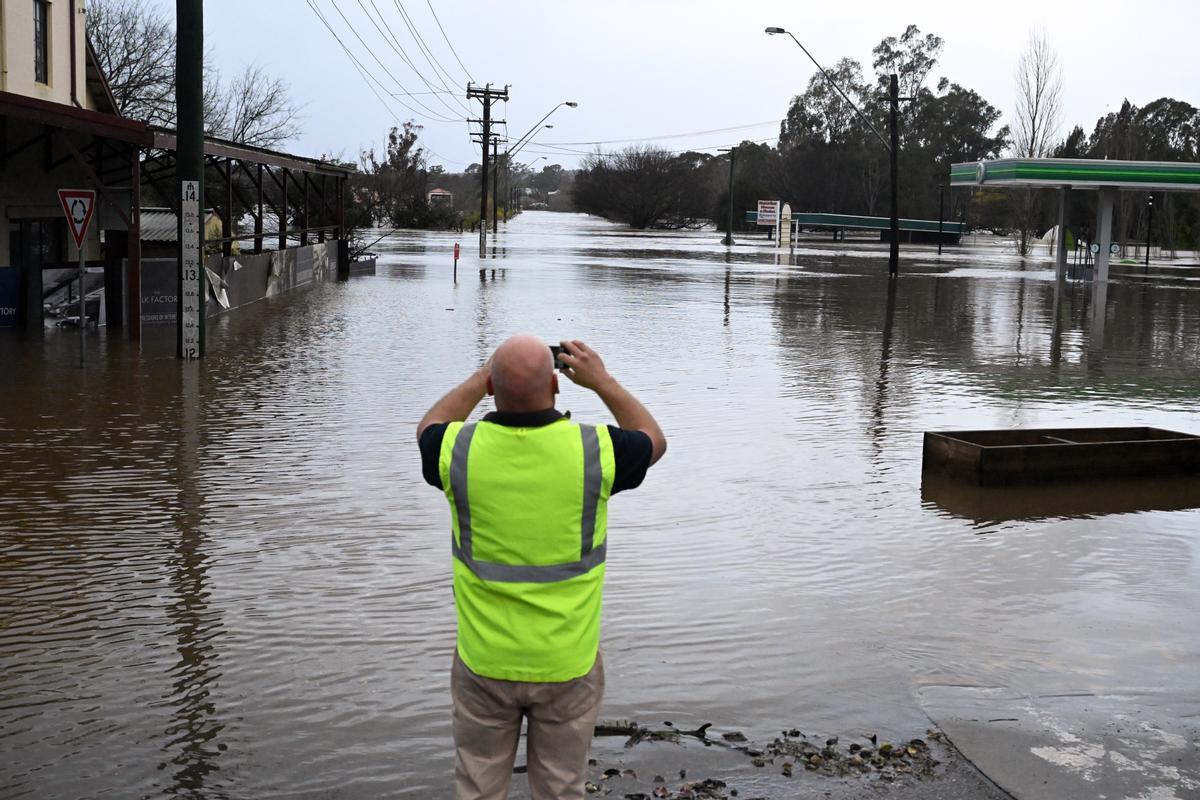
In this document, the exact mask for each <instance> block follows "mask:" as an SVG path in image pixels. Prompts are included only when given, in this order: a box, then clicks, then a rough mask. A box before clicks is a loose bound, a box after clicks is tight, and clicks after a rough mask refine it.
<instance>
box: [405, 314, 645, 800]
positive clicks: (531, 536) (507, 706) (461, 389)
mask: <svg viewBox="0 0 1200 800" xmlns="http://www.w3.org/2000/svg"><path fill="white" fill-rule="evenodd" d="M558 365H559V368H560V369H561V371H562V373H563V374H564V375H566V376H567V377H568V378H569V379H571V380H572V381H573V382H574V383H576V384H578V385H579V386H582V387H584V388H587V389H591V390H592V391H594V392H595V393H596V394H597V395H599V397H600V399H601V400H603V401H604V404H605V405H606V406H608V409H609V411H611V412H612V415H613V417H614V418H615V419H616V421H617V426H612V425H595V426H593V425H581V424H579V423H576V422H574V421H573V420H571V419H570V417H569V416H567V415H564V414H562V413H561V412H559V411H558V410H556V409H555V408H554V396H555V395H556V394H558V376H557V375H556V374H555V366H556V365H555V356H554V354H553V353H552V352H551V349H550V348H549V347H547V346H546V345H545V344H544V343H543V342H541V341H540V340H539V339H537V338H536V337H533V336H514V337H513V338H511V339H509V340H508V341H506V342H504V344H502V345H500V347H499V348H497V349H496V352H495V354H493V356H492V357H491V359H490V360H489V361H488V363H487V364H485V365H484V366H483V367H482V368H481V369H480V370H479V371H477V372H476V373H475V374H474V375H472V376H471V377H470V378H468V379H467V380H466V381H464V382H463V383H462V384H461V385H460V386H458V387H457V388H455V389H453V390H451V391H450V392H449V393H448V394H447V395H446V396H445V397H443V398H442V399H441V400H438V401H437V402H436V403H435V404H434V405H433V408H431V409H429V411H428V413H426V414H425V417H424V418H423V419H422V420H421V422H420V424H419V425H418V426H417V439H418V441H419V442H420V447H421V464H422V471H423V473H424V477H425V480H426V481H427V482H428V483H429V484H431V485H432V486H435V487H437V488H439V489H441V490H442V491H444V492H445V494H446V499H447V500H449V502H450V511H451V514H450V516H451V525H452V528H453V541H452V544H451V549H452V552H453V557H454V600H455V606H456V609H457V614H458V646H457V651H456V653H455V657H454V665H453V668H452V670H451V678H450V693H451V697H452V699H453V702H454V743H455V748H456V756H455V776H454V780H455V789H456V792H457V796H458V798H459V800H485V799H486V800H490V798H504V797H506V796H507V795H508V788H509V784H510V782H511V780H512V768H513V760H514V758H515V756H516V753H517V743H518V739H519V738H520V732H521V720H522V719H525V720H526V722H527V729H528V736H527V741H526V745H525V747H526V755H527V761H528V775H529V786H530V790H531V792H532V794H533V797H534V798H535V800H562V799H564V798H582V797H583V796H584V777H585V774H586V768H587V752H588V746H589V744H590V742H591V738H592V730H593V728H594V726H595V723H596V717H597V715H598V714H599V712H600V701H601V699H602V697H603V695H604V667H603V664H602V661H601V658H600V650H599V648H600V608H601V597H602V594H603V588H604V560H605V554H606V551H607V547H608V536H607V530H606V528H607V525H606V523H607V519H608V514H607V504H608V498H609V497H610V496H611V495H614V494H616V493H617V492H620V491H623V490H625V489H633V488H636V487H637V486H639V485H640V484H641V482H642V479H643V478H645V476H646V470H647V469H649V467H650V466H651V465H652V464H654V463H655V462H656V461H658V460H659V459H660V458H662V456H663V453H664V452H666V449H667V440H666V438H665V437H664V436H663V433H662V429H660V428H659V427H658V423H657V422H655V421H654V417H652V416H651V415H650V412H648V411H647V410H646V409H645V407H644V406H643V405H642V404H641V403H639V402H638V401H637V398H635V397H634V396H633V395H632V394H630V393H629V392H628V391H627V390H626V389H625V388H624V387H622V386H621V384H619V383H618V382H617V381H616V379H615V378H613V377H612V376H611V375H609V374H608V371H607V370H606V369H605V367H604V361H603V360H602V359H601V358H600V356H599V355H598V354H597V353H596V352H595V351H594V350H592V349H591V348H589V347H588V346H587V345H585V344H584V343H583V342H580V341H569V342H562V345H561V352H560V354H559V355H558ZM485 394H488V395H494V396H495V398H496V410H495V411H494V412H492V413H490V414H487V415H486V416H485V417H484V418H483V420H482V421H481V422H475V423H465V420H466V418H467V416H468V415H469V414H470V413H471V411H472V410H473V409H474V408H475V406H476V405H478V404H479V402H480V401H481V400H482V399H483V397H484V395H485Z"/></svg>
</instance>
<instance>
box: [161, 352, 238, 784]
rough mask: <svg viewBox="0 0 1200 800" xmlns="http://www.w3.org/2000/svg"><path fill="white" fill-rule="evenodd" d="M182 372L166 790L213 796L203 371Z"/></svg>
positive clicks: (216, 627)
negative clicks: (174, 658)
mask: <svg viewBox="0 0 1200 800" xmlns="http://www.w3.org/2000/svg"><path fill="white" fill-rule="evenodd" d="M181 369H182V371H183V392H182V398H181V399H182V411H183V413H182V415H181V420H180V422H181V425H180V447H179V450H178V453H177V466H178V478H177V481H178V483H177V486H178V492H179V495H178V496H179V505H178V508H177V513H176V518H175V523H176V528H177V530H178V539H177V540H176V541H175V542H174V545H173V549H174V553H173V555H172V558H171V559H170V561H169V562H168V568H169V571H170V572H169V574H170V577H169V583H170V586H171V589H172V591H174V593H175V601H174V602H173V603H171V605H170V607H169V608H168V610H167V614H168V616H169V617H170V620H171V623H172V624H173V626H174V628H175V639H176V651H177V652H178V654H179V658H178V660H177V661H176V663H175V665H174V667H172V669H171V675H172V677H173V681H172V684H171V704H172V705H173V706H174V708H175V712H174V715H173V719H172V721H171V724H170V725H169V726H168V727H167V729H166V731H165V732H164V733H165V735H166V737H167V744H166V745H164V749H166V750H174V755H173V756H172V758H171V763H172V764H173V765H174V766H175V769H174V771H173V775H172V777H173V785H172V786H170V787H169V788H168V789H167V791H168V793H170V794H172V795H176V796H181V797H194V798H202V797H203V798H211V797H214V796H221V795H218V794H214V789H213V788H212V787H211V786H209V785H208V784H209V783H211V781H210V780H209V776H210V775H212V774H213V773H215V772H216V771H217V769H218V765H217V761H216V759H217V756H218V753H219V751H221V750H223V749H224V746H223V745H222V744H219V743H217V741H216V739H217V736H218V735H219V734H220V732H221V730H222V729H223V728H224V725H222V724H221V723H220V722H219V721H218V718H217V707H216V703H215V702H213V699H212V688H213V687H214V686H215V684H216V682H217V681H218V680H219V678H220V676H221V675H220V672H219V670H218V667H217V664H216V661H215V650H214V648H213V640H214V639H215V638H216V637H217V636H218V634H220V632H221V620H220V618H219V616H218V615H217V613H216V612H215V611H212V610H210V609H209V606H208V598H209V594H210V591H209V580H208V567H209V565H208V561H209V557H208V555H207V554H206V553H205V546H206V544H207V537H206V536H205V535H204V533H203V532H202V529H201V525H202V520H203V508H202V504H203V497H202V495H201V494H200V491H199V487H198V481H199V466H200V435H201V434H200V431H201V426H202V425H203V424H204V423H203V421H202V419H201V415H200V413H199V408H198V406H199V402H200V400H199V387H198V380H199V375H198V373H199V369H200V367H199V366H198V365H195V364H186V365H181Z"/></svg>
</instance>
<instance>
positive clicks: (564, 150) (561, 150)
mask: <svg viewBox="0 0 1200 800" xmlns="http://www.w3.org/2000/svg"><path fill="white" fill-rule="evenodd" d="M778 138H779V137H777V136H773V137H771V138H770V139H757V140H752V141H751V142H750V144H769V143H770V142H774V141H776V140H777V139H778ZM741 144H745V142H744V141H743V142H731V143H728V144H714V145H707V146H705V147H687V148H684V149H682V150H667V149H665V148H663V152H665V153H667V154H669V155H674V156H677V155H681V154H683V153H700V152H703V151H705V150H719V149H720V148H722V147H737V146H738V145H741ZM541 147H549V148H553V149H551V150H540V149H538V148H541ZM529 152H530V153H533V154H534V155H546V156H562V155H578V156H594V155H606V153H605V152H604V151H603V150H599V149H597V150H573V149H571V148H569V147H560V146H557V145H553V144H550V143H548V142H538V143H537V145H536V146H531V147H530V148H529ZM609 152H612V151H609Z"/></svg>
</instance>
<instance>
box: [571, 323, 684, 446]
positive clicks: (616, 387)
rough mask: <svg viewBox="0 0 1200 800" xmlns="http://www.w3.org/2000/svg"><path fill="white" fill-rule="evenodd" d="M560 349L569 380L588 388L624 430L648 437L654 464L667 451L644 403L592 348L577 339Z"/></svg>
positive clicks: (659, 430)
mask: <svg viewBox="0 0 1200 800" xmlns="http://www.w3.org/2000/svg"><path fill="white" fill-rule="evenodd" d="M562 346H563V352H562V354H561V355H559V357H558V360H559V361H561V362H562V363H563V365H564V366H565V369H563V373H564V374H566V376H567V377H568V378H570V379H571V381H572V382H574V383H576V384H578V385H579V386H582V387H584V388H585V389H591V390H592V391H593V392H595V393H596V394H597V395H599V396H600V399H601V400H603V401H604V405H606V406H608V410H609V411H611V412H612V414H613V416H614V417H615V418H616V420H617V425H619V426H621V427H622V428H624V429H626V430H634V431H641V432H642V433H644V434H646V435H647V436H649V437H650V446H651V452H650V463H651V464H653V463H655V462H656V461H658V460H659V459H660V458H662V457H663V453H665V452H667V437H666V436H664V435H663V432H662V428H660V427H658V423H657V422H656V421H655V420H654V417H653V416H651V415H650V412H649V411H647V410H646V407H645V406H643V405H642V404H641V403H639V402H638V400H637V398H636V397H634V396H633V395H632V394H630V393H629V391H628V390H627V389H626V388H625V387H624V386H622V385H621V384H620V383H618V382H617V379H616V378H614V377H613V376H611V375H609V374H608V370H607V369H605V368H604V360H603V359H601V358H600V355H599V353H597V352H596V351H595V350H593V349H592V348H590V347H588V346H587V345H586V344H584V343H583V342H581V341H579V340H578V339H572V340H571V341H569V342H562Z"/></svg>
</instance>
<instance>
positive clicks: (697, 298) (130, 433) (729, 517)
mask: <svg viewBox="0 0 1200 800" xmlns="http://www.w3.org/2000/svg"><path fill="white" fill-rule="evenodd" d="M456 240H458V241H461V242H462V244H463V252H464V254H471V253H474V252H475V251H476V250H477V245H476V243H475V242H476V239H475V238H474V235H472V234H469V233H467V234H463V235H461V236H456V235H451V234H445V233H426V232H404V233H401V234H397V235H395V236H392V237H390V238H389V239H387V240H386V241H385V242H384V243H382V244H381V245H380V246H379V247H378V248H377V249H378V251H379V252H380V263H379V273H378V275H377V276H375V277H366V278H356V279H354V280H352V281H350V282H347V283H340V284H328V285H317V286H314V287H312V288H311V289H309V290H306V291H304V292H299V293H293V294H290V295H287V296H284V297H283V298H279V299H275V300H267V301H262V302H261V303H259V304H257V305H255V306H251V307H250V308H249V309H245V310H242V311H239V312H235V313H233V314H229V315H226V316H224V317H221V318H218V319H216V320H213V321H212V322H211V323H210V339H209V355H208V357H207V358H206V359H205V360H204V362H203V363H202V364H199V365H195V364H191V365H185V364H181V363H179V362H177V361H176V360H175V359H174V358H173V346H174V342H173V339H172V340H171V341H157V340H154V339H150V338H148V339H147V340H146V341H145V342H144V343H143V346H142V349H141V352H139V351H138V350H137V349H136V348H133V347H131V346H130V345H129V344H128V343H127V342H125V341H123V340H122V339H121V338H120V331H117V330H114V331H111V332H109V333H107V334H106V333H104V332H101V333H100V334H99V336H96V335H95V334H93V335H92V336H91V337H90V341H89V343H88V346H87V353H86V357H87V366H86V367H85V368H84V369H82V370H81V369H80V367H79V363H78V343H77V338H76V336H75V335H74V334H73V333H68V332H65V331H47V334H46V336H45V337H44V338H42V339H40V340H30V339H27V338H24V337H23V336H21V335H17V334H12V333H7V332H6V333H5V335H0V363H2V364H3V367H4V373H5V376H6V377H5V380H4V381H3V382H2V383H0V475H2V476H3V486H4V491H3V493H2V494H0V749H2V750H3V751H4V756H3V760H2V761H0V787H3V788H2V789H0V795H2V796H3V797H6V798H7V797H14V798H15V797H30V798H57V797H62V798H74V797H119V798H126V797H162V796H183V797H231V798H234V797H314V798H315V797H346V798H359V797H382V796H396V795H401V796H425V797H441V796H447V795H448V794H449V786H450V780H449V779H450V775H451V771H452V764H453V749H452V745H451V742H450V709H449V705H450V700H449V690H448V685H449V669H450V659H451V653H452V648H453V641H454V612H453V605H452V603H453V599H452V596H451V585H450V581H451V577H450V553H449V547H448V542H447V538H448V537H447V535H446V534H447V528H448V525H449V512H448V508H447V505H446V501H445V499H444V498H443V497H442V496H441V495H440V493H438V492H437V491H436V490H433V489H431V488H430V487H428V486H426V485H425V484H424V483H423V482H422V480H421V471H420V459H419V454H418V452H417V447H416V443H415V437H414V430H415V426H416V423H417V421H418V419H419V418H420V417H421V415H422V414H423V413H424V411H425V410H426V409H427V408H428V406H429V405H430V404H431V403H432V402H433V401H434V400H435V399H436V398H437V397H438V396H440V395H441V394H442V393H443V392H445V391H446V390H447V389H449V388H451V387H452V386H454V385H456V384H457V383H458V382H460V381H461V380H462V379H464V378H465V377H466V376H467V375H468V374H469V373H470V372H471V371H473V370H474V369H475V368H476V367H477V366H478V365H479V364H480V363H481V362H482V361H483V360H484V359H485V358H486V357H487V355H488V354H489V353H490V352H491V350H492V349H493V348H494V347H495V346H496V345H497V344H499V343H500V342H501V341H502V340H503V339H504V338H505V337H507V336H508V335H510V334H512V333H517V332H530V333H534V334H537V335H539V336H541V337H542V338H544V339H547V340H557V339H558V338H560V337H563V338H566V337H570V338H579V339H582V340H584V341H586V342H587V343H588V344H590V345H591V346H593V347H594V348H595V349H596V350H597V351H598V352H599V353H601V354H602V355H603V357H604V358H605V361H606V363H607V365H608V367H609V370H610V371H611V372H612V373H613V374H614V375H615V376H616V377H617V378H619V379H620V380H621V381H622V383H624V384H625V385H626V386H627V387H628V388H630V389H631V390H632V391H633V392H634V393H635V394H636V395H637V396H638V397H639V398H640V399H641V400H642V401H643V402H644V403H645V404H646V406H647V407H648V408H649V409H650V410H651V411H652V412H653V413H654V414H655V416H656V417H657V418H658V420H659V422H660V423H661V424H662V427H663V429H664V431H665V432H666V434H667V436H668V437H669V439H670V452H669V453H668V455H667V457H666V458H665V459H664V460H663V461H662V463H661V464H659V465H658V466H656V467H655V468H654V469H653V470H652V471H651V473H650V475H649V477H648V478H647V480H646V482H645V484H644V485H643V486H642V487H641V488H640V489H639V490H638V491H635V492H629V493H628V494H622V495H620V496H619V497H618V498H617V499H616V500H615V501H614V502H613V504H612V505H611V507H610V510H609V513H610V520H609V530H610V536H611V546H610V548H609V555H608V579H607V592H606V606H605V617H604V634H603V648H604V658H605V663H606V667H607V673H608V688H607V693H606V698H605V704H604V708H603V711H602V714H601V716H602V717H605V718H624V719H637V720H646V721H653V722H657V721H660V720H673V721H674V722H675V723H676V724H677V725H680V726H684V725H686V726H687V727H694V724H693V723H695V724H698V723H703V722H713V723H716V724H718V725H719V726H723V727H727V728H737V729H739V730H742V731H745V732H746V734H747V735H748V736H751V737H752V738H753V737H770V736H772V735H778V732H779V730H780V729H781V728H785V727H790V726H799V727H800V728H802V729H805V730H815V731H826V732H831V733H837V732H846V731H859V730H864V729H866V730H877V731H879V733H880V735H881V736H884V735H887V734H888V733H895V734H896V735H898V736H904V735H906V734H908V733H909V732H911V731H913V730H916V731H918V732H924V730H925V728H926V727H927V726H928V725H929V724H930V716H932V717H933V718H934V720H935V721H937V717H938V715H939V714H941V713H942V712H943V711H945V710H946V709H947V708H951V709H953V708H956V707H959V706H962V705H963V704H964V703H965V701H962V700H961V695H962V693H963V692H969V693H974V695H973V697H975V699H977V696H978V695H979V694H980V693H992V694H991V695H989V696H997V695H1001V696H1004V697H1007V698H1016V700H1014V701H1013V702H1016V701H1018V700H1019V702H1020V703H1022V704H1023V707H1024V706H1028V707H1029V708H1031V709H1034V710H1036V711H1037V713H1046V714H1052V713H1054V714H1057V713H1059V712H1058V711H1057V710H1055V703H1056V702H1058V701H1057V700H1055V698H1064V697H1093V698H1095V707H1096V708H1101V707H1103V708H1106V709H1107V708H1117V709H1119V713H1121V714H1124V715H1127V717H1126V719H1127V720H1128V727H1129V728H1142V727H1143V726H1151V728H1152V729H1154V730H1160V731H1162V732H1163V735H1164V737H1168V738H1169V737H1182V738H1183V740H1184V741H1185V742H1192V749H1191V751H1190V752H1191V753H1192V754H1193V756H1194V754H1195V746H1194V742H1195V739H1196V719H1197V717H1198V715H1200V681H1198V680H1197V676H1198V675H1200V481H1179V480H1174V481H1165V482H1164V481H1156V480H1150V481H1145V482H1142V483H1139V484H1134V485H1130V484H1128V483H1125V484H1108V485H1101V486H1098V487H1095V488H1092V489H1080V488H1077V487H1076V488H1072V489H1071V490H1070V491H1065V492H1062V493H1058V492H1053V491H1042V490H1039V491H1020V492H1013V491H1009V492H1007V493H1005V492H997V491H994V490H993V491H990V492H988V493H977V492H965V491H963V490H962V489H961V488H958V487H954V486H947V485H939V484H935V483H930V484H927V485H924V486H923V485H922V480H921V442H922V434H923V432H924V431H926V430H964V429H976V428H1009V427H1070V426H1145V425H1150V426H1157V427H1162V428H1167V429H1170V430H1177V431H1185V432H1189V433H1200V380H1198V379H1200V267H1192V268H1187V267H1173V268H1165V267H1151V269H1150V270H1149V273H1148V274H1143V272H1142V267H1141V266H1140V265H1138V266H1136V267H1134V266H1119V265H1118V266H1115V267H1114V273H1113V278H1114V282H1113V283H1112V285H1110V287H1109V289H1108V307H1107V313H1106V314H1105V318H1104V319H1103V320H1102V321H1101V322H1102V324H1099V325H1097V324H1096V323H1095V321H1094V320H1093V318H1092V314H1091V309H1090V297H1091V287H1090V284H1087V283H1082V282H1080V283H1069V284H1068V285H1067V287H1066V292H1065V294H1064V295H1063V296H1062V297H1061V298H1060V301H1061V302H1060V304H1059V305H1058V307H1057V308H1056V305H1055V299H1056V298H1055V282H1054V275H1053V268H1052V265H1051V264H1050V263H1049V261H1047V260H1046V259H1045V258H1044V257H1040V258H1039V259H1037V260H1030V261H1028V262H1024V263H1023V262H1021V261H1019V260H1017V259H1016V258H1015V257H1013V256H1011V255H1008V254H1006V251H1005V250H1004V249H1003V248H1002V247H1000V246H999V245H996V244H989V245H985V244H982V243H980V244H978V245H977V246H975V247H970V246H969V245H970V241H969V240H968V241H967V242H966V244H967V245H968V247H964V248H962V249H954V248H949V249H947V251H946V254H945V255H944V256H943V257H941V258H940V259H939V258H938V256H937V255H936V251H935V250H931V249H928V248H919V249H917V248H913V249H908V250H907V251H905V252H904V253H903V260H902V265H901V270H902V277H901V279H900V280H899V282H898V284H894V285H893V286H892V288H889V282H888V280H887V278H886V272H887V269H886V251H885V250H884V249H882V248H881V247H880V245H879V244H878V243H867V242H864V243H863V244H861V245H856V244H855V243H854V242H853V241H851V242H849V243H839V244H837V245H833V244H832V243H829V244H825V243H819V242H805V243H802V244H801V245H800V246H799V247H797V249H796V251H795V253H794V254H793V255H792V256H790V257H789V256H788V255H787V254H786V253H784V254H782V255H777V254H776V251H775V250H773V249H771V248H770V247H769V245H768V243H766V242H764V241H761V240H750V239H746V240H744V241H739V244H738V245H737V246H736V247H734V248H733V250H732V255H731V256H728V257H727V256H726V249H725V248H724V247H722V246H721V245H720V243H719V234H715V233H714V232H712V231H701V232H680V233H653V232H649V233H638V232H630V231H627V230H625V229H623V228H620V227H617V226H615V225H612V224H609V223H606V222H603V221H600V220H598V219H594V218H588V217H584V216H577V215H566V214H551V213H547V212H529V213H526V214H524V215H522V216H521V217H519V218H517V219H515V220H514V221H512V222H511V223H509V224H508V226H507V230H503V231H502V232H501V234H500V235H499V236H498V237H497V238H496V240H495V243H496V256H497V257H496V258H495V259H488V260H487V261H486V268H487V272H486V273H485V274H483V275H481V274H480V272H479V270H478V262H477V261H476V259H475V258H473V257H470V256H468V257H466V258H464V260H463V261H461V262H460V264H459V272H458V277H459V283H458V285H457V286H454V285H453V284H452V281H451V257H450V250H451V248H452V246H453V242H454V241H456ZM1043 255H1044V254H1043ZM150 332H151V331H149V330H148V333H150ZM562 384H563V392H562V394H561V395H560V400H559V406H560V408H564V409H570V410H571V411H572V413H573V415H574V416H575V417H576V418H577V419H580V420H594V421H608V420H609V416H608V414H607V412H606V411H605V409H604V408H603V406H602V405H601V404H600V402H599V400H598V399H597V398H596V397H594V396H593V395H591V394H590V393H588V392H586V391H584V390H582V389H580V388H578V387H576V386H574V385H572V384H570V383H569V382H567V381H562ZM485 406H486V401H485ZM956 698H958V699H956ZM972 702H973V701H972ZM1063 713H1066V712H1063ZM993 716H994V717H997V718H1000V717H1010V716H1016V715H1015V714H1007V713H996V714H994V715H993ZM1067 716H1068V717H1069V718H1070V719H1075V718H1076V717H1074V716H1071V715H1070V714H1068V715H1067ZM1109 718H1110V719H1111V715H1110V717H1109ZM1073 730H1074V729H1073ZM1076 733H1079V731H1076ZM1169 740H1170V741H1175V740H1173V739H1169ZM521 760H523V758H522V759H519V761H521ZM1174 767H1175V769H1176V770H1177V773H1176V776H1177V780H1178V784H1177V785H1178V786H1180V787H1182V788H1181V789H1180V792H1181V793H1180V795H1179V796H1181V797H1183V796H1186V797H1190V796H1194V795H1192V794H1188V792H1191V791H1200V764H1198V763H1197V762H1196V760H1195V759H1194V758H1192V759H1191V760H1188V759H1184V760H1183V761H1181V762H1179V763H1177V764H1175V765H1174ZM1164 780H1166V778H1164ZM1190 782H1195V785H1194V786H1192V785H1191V783H1190ZM1189 786H1190V787H1191V788H1189Z"/></svg>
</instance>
